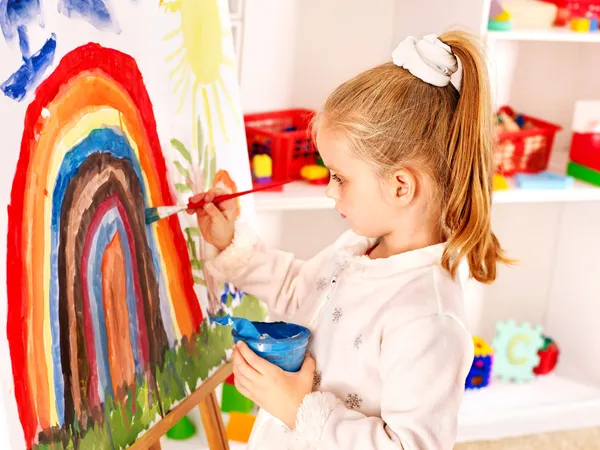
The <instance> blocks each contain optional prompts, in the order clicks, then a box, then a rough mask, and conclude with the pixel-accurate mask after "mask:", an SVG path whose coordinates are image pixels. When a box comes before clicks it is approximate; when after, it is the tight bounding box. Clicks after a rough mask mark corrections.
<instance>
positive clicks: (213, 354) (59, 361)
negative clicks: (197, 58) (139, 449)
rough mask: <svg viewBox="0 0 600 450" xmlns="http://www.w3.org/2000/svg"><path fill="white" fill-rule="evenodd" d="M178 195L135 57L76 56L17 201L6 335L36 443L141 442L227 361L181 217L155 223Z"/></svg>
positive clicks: (57, 81) (55, 84)
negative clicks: (148, 212)
mask: <svg viewBox="0 0 600 450" xmlns="http://www.w3.org/2000/svg"><path fill="white" fill-rule="evenodd" d="M44 194H46V195H44ZM173 202H174V200H173V197H172V194H171V192H170V190H169V184H168V180H167V178H166V166H165V160H164V157H163V154H162V149H161V147H160V144H159V140H158V136H157V133H156V123H155V120H154V115H153V111H152V105H151V103H150V99H149V97H148V94H147V93H146V90H145V87H144V84H143V81H142V78H141V75H140V73H139V71H138V69H137V66H136V64H135V62H134V60H133V59H132V58H131V57H129V56H128V55H126V54H124V53H121V52H118V51H116V50H112V49H107V48H104V47H101V46H99V45H97V44H87V45H85V46H82V47H79V48H77V49H75V50H73V51H72V52H70V53H68V54H67V55H66V56H65V57H64V58H63V59H62V60H61V61H60V63H59V65H58V67H57V68H56V70H55V71H54V72H53V73H52V74H51V75H50V76H49V77H48V78H47V79H46V80H45V81H44V82H43V83H42V84H41V85H40V86H39V88H38V89H37V91H36V97H35V100H34V101H33V102H32V103H31V105H30V106H29V107H28V109H27V113H26V118H25V124H24V132H23V137H22V141H21V153H20V158H19V162H18V167H17V171H16V175H15V179H14V182H13V188H12V194H11V205H10V207H9V229H8V233H9V234H8V249H7V260H8V261H9V263H8V265H7V275H8V276H7V280H8V330H7V335H8V339H9V345H10V351H11V359H12V368H13V376H14V383H15V397H16V399H17V405H18V410H19V416H20V419H21V423H22V425H23V430H24V433H25V438H26V442H27V445H28V447H29V448H33V447H35V446H38V445H41V444H44V443H52V442H54V443H57V442H59V441H60V442H61V443H63V444H64V443H65V442H67V441H69V442H75V441H77V442H78V444H77V445H78V446H79V448H85V446H82V444H81V443H82V442H83V441H84V440H86V441H87V442H88V445H90V446H92V445H96V444H97V442H103V440H104V441H106V442H108V443H109V444H110V446H112V447H114V448H122V447H124V446H126V445H128V444H131V443H132V442H133V441H135V439H136V438H137V435H138V434H139V433H140V432H141V431H143V430H144V429H146V428H148V427H149V426H150V424H151V422H152V421H153V420H155V418H156V415H157V414H161V415H162V414H165V413H166V412H168V410H169V409H170V408H171V406H172V405H173V404H174V403H176V402H177V401H179V400H181V399H182V398H184V397H185V396H186V395H188V394H189V393H190V392H191V391H192V390H194V389H195V388H196V387H197V385H198V384H199V383H200V382H201V381H202V379H203V377H206V376H207V375H208V371H209V370H210V369H211V368H212V367H215V366H217V365H219V364H220V363H221V362H222V360H223V358H224V356H225V349H226V348H228V347H229V346H230V345H231V339H230V338H231V336H230V335H228V330H225V332H224V333H223V332H222V331H215V330H212V329H210V328H208V327H207V326H206V324H205V323H204V322H203V316H202V312H201V310H200V307H199V303H198V299H197V297H196V294H195V292H194V289H193V279H192V272H191V268H190V265H189V264H188V254H187V247H186V242H185V240H184V238H183V234H182V232H181V228H180V224H179V221H178V218H177V217H176V216H172V217H170V218H168V219H165V220H162V221H160V222H158V223H156V224H153V225H152V226H148V225H146V224H145V221H144V210H145V208H146V207H148V206H149V205H156V204H159V205H160V204H171V203H173ZM217 328H218V327H217ZM200 332H202V333H203V334H202V337H201V335H200V334H199V333H200ZM215 333H216V334H215ZM211 339H212V341H211ZM202 352H204V354H202ZM198 355H200V356H201V357H200V359H197V356H198ZM40 430H42V431H41V433H40Z"/></svg>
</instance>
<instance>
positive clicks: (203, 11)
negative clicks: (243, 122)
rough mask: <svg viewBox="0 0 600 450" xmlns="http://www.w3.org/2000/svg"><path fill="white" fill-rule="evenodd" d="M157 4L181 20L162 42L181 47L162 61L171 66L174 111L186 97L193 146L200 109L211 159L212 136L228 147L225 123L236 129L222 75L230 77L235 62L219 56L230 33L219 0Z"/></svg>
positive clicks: (175, 0)
mask: <svg viewBox="0 0 600 450" xmlns="http://www.w3.org/2000/svg"><path fill="white" fill-rule="evenodd" d="M160 4H161V5H162V6H163V7H164V8H165V9H166V10H167V11H169V12H178V13H179V15H180V18H181V24H180V25H179V26H178V27H177V28H175V29H174V30H173V31H171V32H169V33H168V34H166V35H165V36H164V38H163V40H165V41H168V40H172V39H175V38H178V37H180V38H181V40H182V44H181V45H180V46H179V47H177V48H176V49H175V50H174V51H173V52H171V53H170V54H169V55H168V56H167V57H166V58H165V59H166V61H167V62H168V63H171V64H173V65H174V66H173V68H172V69H171V70H170V72H169V79H170V80H171V81H173V82H174V86H173V93H174V94H175V95H176V96H178V100H179V101H178V108H177V111H181V110H182V108H183V106H184V105H185V103H186V100H187V99H188V96H190V97H191V98H190V101H191V106H192V143H193V145H194V146H196V143H197V142H199V140H198V133H199V129H198V121H197V112H198V108H199V107H200V105H201V106H202V108H203V111H202V112H203V115H204V117H205V120H206V128H207V130H206V131H207V132H208V146H209V149H208V150H209V153H210V154H211V155H212V154H214V152H215V134H216V133H217V132H220V135H221V136H222V138H223V140H224V141H225V143H228V142H229V136H228V132H227V129H228V122H229V121H231V120H233V121H234V124H235V125H236V126H237V125H239V123H240V117H239V114H238V113H237V109H238V108H237V107H236V105H235V102H234V101H233V98H232V97H231V93H230V92H229V89H228V88H227V84H226V82H225V80H224V79H223V74H222V72H227V71H229V72H230V73H232V74H233V73H235V70H236V62H235V61H234V60H233V59H231V58H230V57H229V56H227V55H225V54H224V52H223V42H224V40H225V39H226V38H227V37H228V36H229V34H230V32H231V31H230V30H229V29H227V28H225V27H224V24H223V21H222V20H221V11H220V8H219V0H201V1H199V0H170V1H169V0H161V1H160ZM199 97H201V99H200V98H199ZM199 102H202V103H201V104H200V103H199ZM215 126H217V127H218V129H215V128H214V127H215ZM198 150H201V149H198Z"/></svg>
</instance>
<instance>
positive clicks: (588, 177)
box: [567, 161, 600, 186]
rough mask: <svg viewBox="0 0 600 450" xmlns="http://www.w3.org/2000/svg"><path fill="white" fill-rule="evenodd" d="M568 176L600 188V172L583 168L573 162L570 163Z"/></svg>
mask: <svg viewBox="0 0 600 450" xmlns="http://www.w3.org/2000/svg"><path fill="white" fill-rule="evenodd" d="M567 175H570V176H572V177H573V178H577V179H579V180H581V181H585V182H587V183H591V184H595V185H596V186H600V172H598V171H597V170H594V169H590V168H589V167H585V166H582V165H581V164H577V163H574V162H573V161H569V164H567Z"/></svg>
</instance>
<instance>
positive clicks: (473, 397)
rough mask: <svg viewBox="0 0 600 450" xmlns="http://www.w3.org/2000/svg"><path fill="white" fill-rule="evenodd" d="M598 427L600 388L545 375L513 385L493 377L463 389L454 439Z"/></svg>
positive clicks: (599, 424) (465, 439) (504, 436)
mask: <svg viewBox="0 0 600 450" xmlns="http://www.w3.org/2000/svg"><path fill="white" fill-rule="evenodd" d="M594 426H600V388H595V387H590V386H586V385H583V384H579V383H576V382H573V381H570V380H568V379H566V378H561V377H560V376H557V375H555V374H549V375H544V376H540V377H538V378H536V379H535V380H533V381H531V382H526V383H521V384H514V383H507V382H502V381H497V380H494V381H492V383H491V384H490V385H489V386H488V387H486V388H483V389H481V390H469V391H467V392H465V397H464V401H463V404H462V407H461V410H460V414H459V432H458V441H459V442H465V441H476V440H493V439H501V438H506V437H513V436H520V435H525V434H537V433H544V432H550V431H559V430H568V429H576V428H585V427H594Z"/></svg>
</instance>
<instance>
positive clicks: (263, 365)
mask: <svg viewBox="0 0 600 450" xmlns="http://www.w3.org/2000/svg"><path fill="white" fill-rule="evenodd" d="M237 348H238V350H239V351H240V353H241V355H242V356H243V357H244V359H245V360H246V362H247V363H248V364H249V365H250V366H252V367H253V368H254V369H255V370H256V371H257V372H259V373H261V374H263V375H265V374H266V373H268V372H269V371H270V370H272V368H273V367H277V366H275V365H273V364H271V363H270V362H268V361H267V360H266V359H263V358H261V357H260V356H258V355H257V354H256V353H254V352H253V351H252V350H251V349H250V347H248V346H247V345H246V343H245V342H244V341H239V342H238V343H237Z"/></svg>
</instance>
